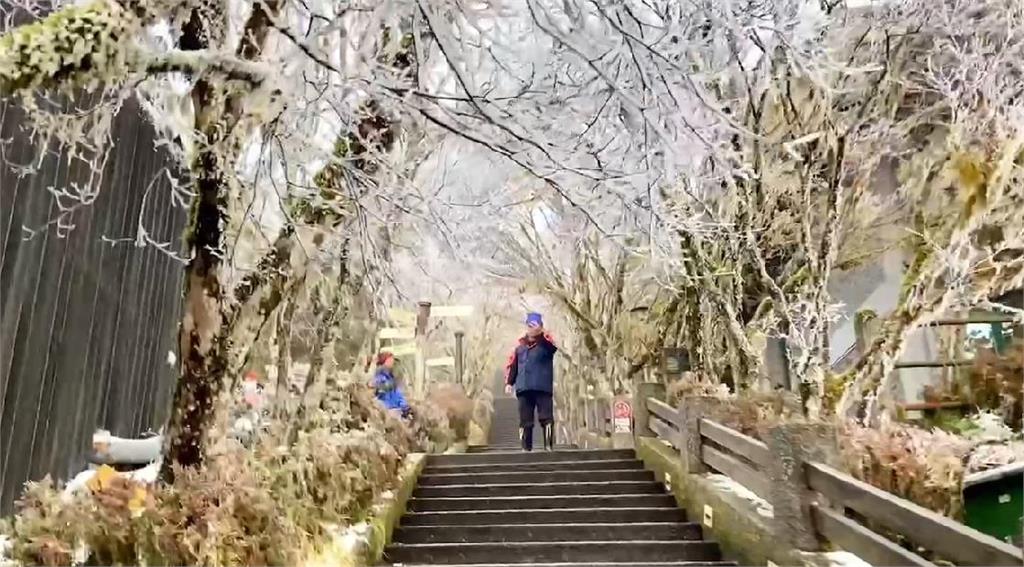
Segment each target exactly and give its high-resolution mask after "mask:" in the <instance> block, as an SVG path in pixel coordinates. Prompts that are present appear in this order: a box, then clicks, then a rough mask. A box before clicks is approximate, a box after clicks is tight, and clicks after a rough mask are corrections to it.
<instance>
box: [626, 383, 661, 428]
mask: <svg viewBox="0 0 1024 567" xmlns="http://www.w3.org/2000/svg"><path fill="white" fill-rule="evenodd" d="M647 398H654V399H656V400H661V401H665V385H664V384H660V383H657V382H645V383H643V384H637V387H636V392H635V393H634V394H633V436H634V437H657V434H655V433H654V431H651V426H650V419H651V417H650V416H651V410H649V409H647Z"/></svg>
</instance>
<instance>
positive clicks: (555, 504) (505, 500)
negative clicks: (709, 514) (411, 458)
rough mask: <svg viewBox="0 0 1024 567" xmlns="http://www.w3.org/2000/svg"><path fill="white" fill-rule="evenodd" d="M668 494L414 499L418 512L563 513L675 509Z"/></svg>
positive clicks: (413, 509) (411, 508)
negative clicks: (596, 509)
mask: <svg viewBox="0 0 1024 567" xmlns="http://www.w3.org/2000/svg"><path fill="white" fill-rule="evenodd" d="M675 504H676V501H675V498H673V497H672V496H671V495H668V494H625V495H622V494H613V495H606V494H600V495H582V496H502V497H484V498H413V499H411V500H410V501H409V509H410V510H412V511H414V512H449V511H455V510H524V509H526V510H561V509H565V508H576V509H579V508H661V507H665V508H668V507H671V506H675Z"/></svg>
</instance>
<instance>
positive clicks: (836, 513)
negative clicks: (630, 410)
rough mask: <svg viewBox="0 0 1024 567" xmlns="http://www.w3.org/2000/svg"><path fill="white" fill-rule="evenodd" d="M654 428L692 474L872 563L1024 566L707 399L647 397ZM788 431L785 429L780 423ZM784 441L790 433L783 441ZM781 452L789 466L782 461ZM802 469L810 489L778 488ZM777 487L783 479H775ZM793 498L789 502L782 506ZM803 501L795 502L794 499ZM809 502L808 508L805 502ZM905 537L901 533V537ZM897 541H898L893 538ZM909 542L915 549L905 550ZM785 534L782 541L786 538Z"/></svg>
mask: <svg viewBox="0 0 1024 567" xmlns="http://www.w3.org/2000/svg"><path fill="white" fill-rule="evenodd" d="M644 403H645V406H646V411H645V412H642V413H641V414H638V417H640V416H641V415H644V416H646V429H644V428H638V431H639V432H643V431H647V432H650V434H653V435H654V436H656V437H657V438H658V439H660V440H662V441H663V442H665V443H667V444H669V445H671V446H673V447H674V448H676V449H678V450H679V451H681V452H682V458H683V460H684V461H686V462H689V463H690V466H689V467H688V470H689V471H691V472H700V471H702V470H711V471H715V472H718V473H721V474H724V475H726V476H729V477H730V478H732V479H733V480H735V481H736V482H739V483H740V484H742V485H743V486H744V487H746V488H748V489H750V490H751V491H752V492H754V493H755V494H757V495H758V496H760V497H762V498H764V499H765V500H766V501H767V502H768V503H769V504H772V505H773V506H774V507H775V508H776V509H779V508H788V509H794V505H795V509H800V510H804V513H805V514H806V515H807V517H806V518H804V521H805V522H806V524H807V525H809V526H811V527H812V529H813V532H814V535H815V536H816V537H817V538H818V539H820V540H823V541H826V542H829V543H831V544H833V545H836V546H838V547H840V548H842V549H845V550H847V551H849V552H851V553H854V554H856V555H858V556H859V557H861V558H863V559H864V560H866V561H867V562H869V563H871V564H873V565H920V566H932V565H934V564H933V563H931V562H930V561H928V560H927V559H925V558H924V557H922V556H921V555H919V554H917V553H915V552H914V551H912V550H911V549H908V547H910V546H913V549H915V550H920V551H923V552H928V553H930V554H933V555H934V556H935V557H940V558H942V559H944V560H947V561H951V562H953V563H954V564H956V565H1016V566H1020V565H1022V564H1024V552H1022V550H1021V549H1019V548H1017V547H1015V546H1013V545H1010V544H1008V543H1004V542H1002V541H999V540H998V539H996V538H993V537H991V536H989V535H986V534H983V533H981V532H978V531H977V530H974V529H972V528H969V527H967V526H965V525H963V524H960V523H958V522H955V521H953V520H950V519H949V518H946V517H944V516H941V515H939V514H936V513H935V512H932V511H931V510H928V509H926V508H923V507H921V506H918V505H917V504H914V503H912V502H910V501H907V500H904V499H902V498H899V497H897V496H894V495H892V494H889V493H887V492H885V491H883V490H879V489H878V488H875V487H873V486H871V485H869V484H866V483H864V482H861V481H859V480H857V479H855V478H853V477H851V476H849V475H847V474H845V473H843V472H840V471H838V470H836V469H834V468H832V467H830V466H828V465H827V464H824V463H822V462H818V461H815V460H805V461H804V460H801V459H799V458H794V455H799V453H800V451H799V450H797V451H790V450H787V448H779V447H771V448H770V447H769V445H767V444H765V443H763V442H761V441H759V440H757V439H754V438H752V437H749V436H747V435H744V434H742V433H740V432H738V431H735V430H733V429H730V428H728V427H726V426H724V425H722V424H721V423H718V422H716V421H714V420H713V419H708V418H707V417H703V416H702V415H701V413H702V412H701V410H702V409H706V408H702V407H701V404H702V403H705V402H704V401H703V400H700V399H698V400H684V401H683V403H682V404H680V407H679V408H673V407H672V406H670V405H668V404H666V403H664V402H662V401H660V400H658V399H655V398H646V399H645V401H644ZM780 427H786V426H780ZM779 437H780V438H785V436H784V435H783V436H779ZM781 454H785V455H786V460H787V461H789V462H786V463H781V462H780V460H781V457H780V455H781ZM791 467H796V469H797V470H796V473H795V474H793V475H791V476H792V477H794V478H797V479H800V480H799V482H802V483H803V486H797V487H795V488H796V490H791V489H792V488H793V487H786V486H774V485H773V480H772V479H773V478H780V477H781V476H783V475H777V474H775V475H773V474H771V472H772V471H771V470H772V469H773V468H774V469H775V471H776V472H777V471H779V470H782V469H788V468H791ZM774 482H778V481H774ZM783 499H788V500H789V501H780V500H783ZM794 499H796V500H799V502H794V501H793V500H794ZM805 501H810V505H809V506H804V505H803V502H805ZM896 534H898V536H897V535H896ZM890 537H891V538H893V539H890ZM895 538H902V539H904V540H905V541H906V543H908V544H910V545H909V546H904V545H900V544H899V543H897V542H896V541H894V539H895ZM783 539H789V540H790V541H792V539H791V538H785V535H782V537H780V541H781V540H783Z"/></svg>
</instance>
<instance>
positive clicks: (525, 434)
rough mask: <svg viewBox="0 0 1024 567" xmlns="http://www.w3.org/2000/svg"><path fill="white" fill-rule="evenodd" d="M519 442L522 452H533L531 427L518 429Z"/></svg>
mask: <svg viewBox="0 0 1024 567" xmlns="http://www.w3.org/2000/svg"><path fill="white" fill-rule="evenodd" d="M519 441H520V442H521V443H522V445H523V450H524V451H526V452H527V453H529V452H530V451H533V426H532V425H531V426H530V427H520V428H519Z"/></svg>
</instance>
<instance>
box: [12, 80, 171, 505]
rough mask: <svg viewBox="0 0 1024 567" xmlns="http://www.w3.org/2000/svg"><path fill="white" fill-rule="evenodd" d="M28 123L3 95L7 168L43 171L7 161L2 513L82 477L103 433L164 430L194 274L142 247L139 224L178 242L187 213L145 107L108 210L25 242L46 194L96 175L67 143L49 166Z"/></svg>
mask: <svg viewBox="0 0 1024 567" xmlns="http://www.w3.org/2000/svg"><path fill="white" fill-rule="evenodd" d="M23 124H24V122H23V118H22V116H21V114H20V112H19V111H18V109H17V107H15V106H14V105H12V104H8V103H6V102H4V101H3V100H0V161H2V162H6V163H17V164H32V165H33V166H34V172H33V173H32V174H30V175H26V176H19V175H16V173H15V172H14V171H12V170H11V169H10V168H8V167H5V166H2V165H0V298H2V301H0V514H7V513H9V512H10V511H11V509H12V504H13V501H14V499H15V498H16V497H17V495H18V494H19V493H20V492H21V489H22V485H23V483H24V482H25V481H26V480H31V479H41V478H42V477H44V476H45V475H47V474H50V475H53V476H55V477H57V478H62V479H67V478H68V477H69V476H70V475H73V474H75V473H77V472H79V471H80V470H82V467H84V466H85V464H86V457H87V455H88V453H89V451H90V450H91V448H92V435H93V432H94V431H95V430H96V429H97V428H102V429H107V430H109V431H111V432H113V433H114V434H115V435H120V436H124V437H136V436H138V435H139V434H140V433H142V432H144V431H146V430H149V429H157V428H159V426H160V425H161V424H162V423H163V421H164V419H165V418H166V412H167V408H168V406H169V396H170V393H171V389H172V387H173V384H174V377H175V373H176V371H175V368H174V367H173V366H170V365H169V364H168V361H167V359H168V354H167V353H168V351H175V352H176V351H177V348H176V333H177V330H176V329H177V322H178V319H179V314H180V303H181V300H180V297H181V277H182V274H183V270H182V266H181V264H180V263H179V262H177V261H176V260H174V259H172V258H171V257H169V256H168V255H167V254H165V253H163V252H161V251H159V250H156V249H154V248H153V247H137V246H134V245H133V243H132V241H133V240H134V238H135V236H136V233H137V226H138V223H139V221H140V216H141V221H142V223H143V225H144V226H145V227H146V229H147V230H148V231H149V232H150V234H151V235H152V237H153V238H154V239H157V240H160V241H166V242H175V243H176V242H178V241H179V239H180V237H181V231H182V229H183V228H184V221H185V216H186V212H185V211H184V210H183V209H182V208H181V207H179V206H174V205H173V204H172V202H171V195H170V191H169V188H168V185H167V184H166V180H165V178H163V177H162V176H161V175H160V173H161V171H162V170H163V168H164V166H165V165H166V163H167V160H166V158H165V157H164V156H162V155H161V154H159V153H158V152H157V151H156V149H155V148H154V145H153V142H154V133H153V131H152V130H151V128H150V127H149V125H148V123H147V122H146V119H145V117H144V116H143V115H142V113H141V112H140V110H139V109H138V107H137V106H136V105H134V104H133V103H132V102H131V101H129V102H128V103H127V104H126V105H125V107H124V109H123V111H122V112H121V114H120V116H119V117H118V118H117V120H116V121H115V124H114V126H113V134H114V140H113V147H112V155H111V156H110V159H109V161H108V163H107V169H106V170H105V178H104V179H105V181H104V184H103V186H102V187H100V188H99V194H98V196H97V199H96V201H95V202H94V203H93V204H92V205H90V206H87V207H84V208H82V209H79V210H78V211H76V212H75V213H74V215H73V218H72V220H73V222H74V224H75V225H76V226H75V228H74V230H72V231H71V232H70V233H68V234H67V235H66V236H63V237H61V235H58V234H57V232H56V231H55V227H53V226H49V228H48V229H43V230H40V231H39V232H37V233H36V234H35V236H34V237H32V238H26V236H27V233H26V232H25V231H23V229H22V227H23V226H25V227H32V228H39V227H44V226H46V223H47V221H48V220H49V219H52V218H54V216H55V213H56V211H57V207H56V204H55V203H54V197H53V196H52V194H51V193H49V192H48V191H47V187H49V186H51V185H55V184H67V183H74V182H75V181H76V180H84V179H86V178H87V177H86V176H87V175H88V174H89V172H88V171H85V167H84V166H83V164H82V163H80V162H75V161H73V160H70V159H69V158H68V156H67V155H66V154H65V153H62V152H60V151H59V149H58V148H51V150H50V152H48V154H47V155H46V156H45V157H44V158H43V159H41V160H40V159H39V157H38V154H36V153H35V149H34V148H33V147H32V146H31V145H30V143H29V142H28V140H27V139H26V138H27V136H26V133H25V132H24V130H23ZM147 189H148V198H146V200H145V209H143V200H144V196H145V195H146V193H147ZM112 240H115V241H116V240H120V241H121V243H120V244H117V245H111V241H112ZM177 249H178V246H177V245H176V246H175V250H177Z"/></svg>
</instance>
